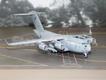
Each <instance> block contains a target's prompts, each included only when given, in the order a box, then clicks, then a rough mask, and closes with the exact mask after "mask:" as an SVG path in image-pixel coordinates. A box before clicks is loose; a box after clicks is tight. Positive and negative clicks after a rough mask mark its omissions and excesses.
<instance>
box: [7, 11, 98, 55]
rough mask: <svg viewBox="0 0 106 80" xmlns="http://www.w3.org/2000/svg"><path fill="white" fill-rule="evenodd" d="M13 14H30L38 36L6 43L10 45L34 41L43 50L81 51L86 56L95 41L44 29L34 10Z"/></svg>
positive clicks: (55, 51) (87, 37)
mask: <svg viewBox="0 0 106 80" xmlns="http://www.w3.org/2000/svg"><path fill="white" fill-rule="evenodd" d="M14 15H15V16H19V15H21V16H22V15H30V16H31V17H32V19H33V23H34V26H35V27H36V29H34V32H35V33H36V35H37V36H38V37H39V38H38V39H32V40H28V41H22V42H13V43H8V45H11V46H15V45H24V44H31V43H36V44H37V45H38V47H39V49H41V50H43V51H47V52H48V51H50V52H53V53H57V52H75V53H82V54H83V55H84V57H88V53H90V52H91V46H92V45H91V44H92V43H93V42H96V40H95V39H94V38H92V37H91V36H87V35H61V34H56V33H54V32H50V31H47V30H45V29H44V28H43V25H42V24H41V21H40V19H39V17H38V15H37V12H36V11H32V12H29V13H22V14H14Z"/></svg>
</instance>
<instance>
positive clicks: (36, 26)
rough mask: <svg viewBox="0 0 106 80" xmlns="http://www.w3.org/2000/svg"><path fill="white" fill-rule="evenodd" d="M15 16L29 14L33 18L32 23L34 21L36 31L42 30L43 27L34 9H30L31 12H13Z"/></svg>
mask: <svg viewBox="0 0 106 80" xmlns="http://www.w3.org/2000/svg"><path fill="white" fill-rule="evenodd" d="M14 15H15V16H18V15H19V16H26V15H30V16H31V17H32V19H33V23H34V26H35V28H36V30H37V31H43V30H44V28H43V25H42V23H41V21H40V19H39V17H38V15H37V12H36V11H32V12H29V13H21V14H14Z"/></svg>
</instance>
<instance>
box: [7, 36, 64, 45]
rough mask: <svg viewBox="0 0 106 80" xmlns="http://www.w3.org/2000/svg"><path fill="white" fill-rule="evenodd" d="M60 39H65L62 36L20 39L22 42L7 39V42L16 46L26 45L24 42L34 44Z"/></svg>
mask: <svg viewBox="0 0 106 80" xmlns="http://www.w3.org/2000/svg"><path fill="white" fill-rule="evenodd" d="M58 39H63V38H62V37H55V38H54V37H51V38H49V39H42V38H41V39H33V40H27V41H20V42H11V43H9V42H8V41H7V44H8V45H10V46H15V45H24V44H32V43H41V42H48V41H54V40H58Z"/></svg>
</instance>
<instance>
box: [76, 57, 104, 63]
mask: <svg viewBox="0 0 106 80" xmlns="http://www.w3.org/2000/svg"><path fill="white" fill-rule="evenodd" d="M77 59H78V60H84V61H88V62H97V63H106V61H105V60H93V59H90V60H87V59H79V58H77Z"/></svg>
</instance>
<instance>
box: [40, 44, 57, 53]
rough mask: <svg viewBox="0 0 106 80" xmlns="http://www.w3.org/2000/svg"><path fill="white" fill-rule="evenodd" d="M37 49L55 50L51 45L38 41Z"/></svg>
mask: <svg viewBox="0 0 106 80" xmlns="http://www.w3.org/2000/svg"><path fill="white" fill-rule="evenodd" d="M38 47H39V49H41V50H43V51H52V52H57V50H55V49H54V48H52V47H49V46H48V45H46V44H45V43H40V44H39V45H38Z"/></svg>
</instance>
